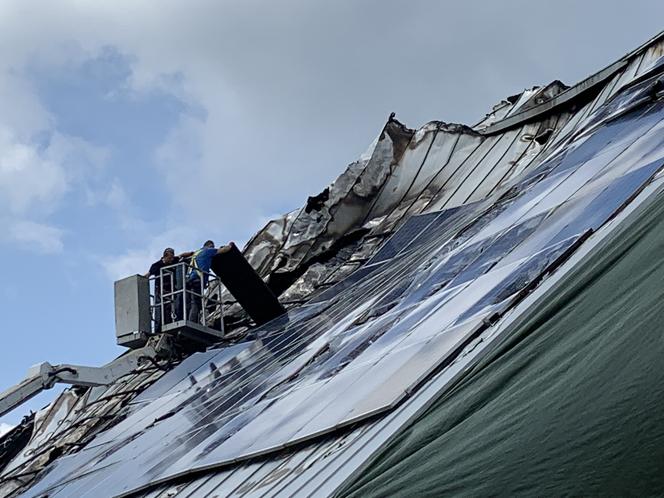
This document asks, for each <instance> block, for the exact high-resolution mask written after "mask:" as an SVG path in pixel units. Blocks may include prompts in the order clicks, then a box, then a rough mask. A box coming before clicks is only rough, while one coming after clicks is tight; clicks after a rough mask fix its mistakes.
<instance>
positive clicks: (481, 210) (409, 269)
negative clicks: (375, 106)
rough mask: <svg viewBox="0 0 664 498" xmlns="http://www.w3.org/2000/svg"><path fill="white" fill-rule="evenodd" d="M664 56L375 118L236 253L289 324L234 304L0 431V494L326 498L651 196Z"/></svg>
mask: <svg viewBox="0 0 664 498" xmlns="http://www.w3.org/2000/svg"><path fill="white" fill-rule="evenodd" d="M663 55H664V35H662V34H660V35H658V36H657V37H655V38H653V39H651V40H650V41H648V42H647V43H645V44H644V45H643V46H641V47H639V48H638V49H636V50H635V51H633V52H631V53H630V54H627V55H626V56H625V57H623V58H622V59H620V60H619V61H617V62H616V63H614V64H612V65H610V66H608V67H607V68H605V69H603V70H602V71H599V72H598V73H596V74H594V75H592V76H591V77H589V78H587V79H586V80H584V81H582V82H580V83H579V84H577V85H574V86H572V87H567V86H565V85H564V84H562V83H561V82H559V81H554V82H552V83H551V84H549V85H546V86H544V87H538V88H533V89H531V90H526V91H524V92H523V93H522V94H520V95H518V96H515V97H514V98H509V99H507V100H505V101H503V102H501V103H499V104H498V105H496V106H494V107H493V109H492V110H491V112H490V113H489V114H487V116H486V117H485V118H484V119H483V120H482V121H480V122H479V123H477V124H476V125H474V126H466V125H460V124H450V123H445V122H442V121H432V122H430V123H428V124H426V125H425V126H423V127H422V128H420V129H418V130H413V129H409V128H407V127H406V126H405V125H403V124H402V123H400V122H399V121H397V120H396V119H395V118H394V116H390V118H389V119H388V121H387V123H386V124H385V126H384V127H383V129H382V130H381V131H380V133H379V135H378V137H377V138H376V140H375V141H374V142H373V143H372V145H371V146H370V148H369V149H368V150H367V152H366V153H365V154H363V155H362V156H361V157H360V158H359V159H358V160H357V161H356V162H354V163H352V164H350V165H349V166H348V168H347V169H346V170H345V171H344V172H343V173H342V174H341V175H340V176H339V177H338V178H337V179H336V180H335V181H334V182H333V183H332V184H331V185H330V186H328V187H326V188H325V189H324V190H323V191H322V192H321V193H320V194H317V195H314V196H312V197H310V198H309V199H308V200H307V202H306V203H305V205H304V206H303V207H302V208H301V209H298V210H296V211H293V212H291V213H288V214H286V215H284V216H283V217H281V218H279V219H275V220H272V221H270V222H269V223H268V224H267V225H266V226H265V227H264V228H263V229H262V230H260V231H259V232H258V233H257V234H256V235H255V236H254V237H253V238H252V239H251V240H250V241H249V242H248V243H247V245H246V247H245V248H244V254H245V257H246V258H247V259H248V260H249V262H250V263H251V264H252V266H253V267H254V268H255V269H256V270H257V271H258V273H259V274H260V275H261V276H262V277H263V278H264V279H265V280H266V281H267V282H268V284H269V285H270V287H271V288H272V290H273V291H275V293H277V294H278V295H279V296H280V300H281V301H282V302H283V303H284V304H286V305H287V306H288V308H289V311H288V314H287V315H286V316H284V317H281V318H278V319H276V320H274V321H272V322H270V323H268V324H266V325H264V326H262V327H251V325H252V324H251V323H250V321H249V319H248V318H247V317H246V315H244V314H243V313H242V311H241V309H239V306H238V305H237V304H233V303H232V302H231V301H232V298H230V297H229V299H227V300H226V301H227V302H230V304H229V305H228V309H226V310H225V313H224V314H225V315H227V316H230V317H231V320H230V322H229V323H230V326H231V327H234V328H235V332H236V335H237V336H238V337H239V338H238V339H236V340H235V341H233V342H231V341H227V342H225V343H223V344H219V345H217V346H215V347H213V348H210V349H208V350H207V351H205V352H200V353H194V354H191V355H183V356H182V357H181V358H179V359H178V360H177V361H171V362H161V363H157V362H155V363H152V364H149V365H146V366H144V367H141V368H139V369H137V370H136V371H134V372H132V373H131V374H129V375H127V376H125V377H124V378H122V379H121V380H120V381H118V382H116V383H115V384H113V385H110V386H105V387H94V388H88V389H81V388H72V389H67V390H65V391H64V392H63V393H62V394H61V395H60V396H59V397H58V398H57V399H56V400H55V401H53V403H51V404H50V405H49V406H48V407H46V408H44V409H43V410H41V411H40V412H38V413H37V414H34V415H33V416H30V417H27V418H26V419H25V420H24V422H23V424H21V425H20V426H18V427H17V428H15V429H14V430H13V431H11V432H10V433H8V434H7V435H5V436H4V437H3V438H2V439H1V440H0V457H1V458H2V469H1V471H0V495H2V496H16V497H18V496H21V497H45V496H48V497H51V498H52V497H68V496H77V497H79V496H80V497H88V496H89V497H104V496H109V497H110V496H144V497H154V498H156V497H166V496H169V497H172V496H178V497H204V496H222V495H223V496H227V495H242V496H277V495H278V496H293V495H301V496H307V495H312V494H317V495H325V494H327V495H332V494H335V493H336V492H338V491H339V490H340V489H341V488H342V487H343V486H345V485H348V483H349V482H352V481H353V480H354V479H357V478H358V475H359V473H360V472H361V470H362V469H363V468H364V467H365V466H366V465H367V463H368V462H370V461H371V460H372V458H374V457H375V456H376V455H377V454H378V453H379V452H380V451H381V450H382V449H384V448H385V446H386V445H387V444H388V443H389V442H390V441H392V440H393V439H394V437H395V436H396V435H398V434H399V433H400V431H402V430H403V428H404V427H406V426H407V425H408V424H409V423H410V422H411V421H412V420H414V419H415V418H416V417H417V416H418V414H421V413H422V412H423V410H425V409H426V408H427V407H428V406H429V405H430V404H431V403H432V402H434V401H435V400H436V399H438V398H440V396H441V394H442V393H444V392H446V391H447V390H449V389H450V387H451V386H452V385H454V383H455V382H457V381H458V380H459V379H460V378H463V376H464V375H465V374H466V373H467V372H468V371H469V369H470V368H472V366H473V365H475V364H476V363H477V362H478V361H479V360H480V359H481V358H482V357H483V355H485V354H486V353H487V352H488V351H490V350H491V348H492V347H493V346H494V345H495V344H496V343H497V342H498V341H500V340H504V338H505V337H506V336H508V335H509V334H510V331H511V330H512V327H513V326H514V324H515V323H516V322H518V320H520V319H523V317H527V316H528V314H529V313H530V312H531V310H532V309H533V307H534V306H535V305H536V304H537V303H538V302H540V301H541V300H542V299H546V298H547V296H550V295H551V293H555V292H556V288H557V287H556V286H557V285H558V284H559V282H561V281H562V280H561V279H562V278H563V277H564V276H565V275H566V274H568V273H570V272H572V271H574V269H575V268H578V267H579V266H581V265H583V264H584V263H585V262H586V261H587V260H588V258H590V257H592V255H593V254H594V252H596V251H599V250H601V248H602V247H603V245H604V244H608V243H610V241H611V240H612V237H614V236H615V234H616V233H617V230H619V229H620V227H621V226H624V225H625V224H628V223H630V222H631V221H632V220H633V219H634V217H635V216H636V215H637V214H638V213H639V210H640V209H643V207H644V206H646V205H648V204H649V203H651V202H653V199H654V198H656V197H657V195H658V194H659V193H660V192H661V189H662V187H663V183H664V180H663V179H662V175H661V168H662V165H663V164H664V146H663V145H662V140H661V135H662V128H663V127H664V121H663V119H664V104H663V103H662V90H663V88H664V86H663V85H664V82H663V81H662V78H663V77H664V76H663V75H662V72H661V71H662V69H664V64H663V63H662V61H663V60H664V59H663V58H662V56H663ZM109 340H110V338H109Z"/></svg>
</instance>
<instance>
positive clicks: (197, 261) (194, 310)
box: [181, 240, 235, 322]
mask: <svg viewBox="0 0 664 498" xmlns="http://www.w3.org/2000/svg"><path fill="white" fill-rule="evenodd" d="M234 245H235V244H234V243H233V242H230V243H229V244H228V245H226V246H221V247H219V248H216V247H214V242H213V241H211V240H208V241H206V242H205V244H203V247H201V248H200V249H199V250H198V251H191V252H185V253H182V254H181V256H182V257H184V258H191V262H190V269H189V272H188V274H187V277H186V288H187V315H188V320H190V321H192V322H199V316H198V315H199V313H200V311H201V296H202V295H203V293H204V292H205V289H206V288H207V285H208V275H209V273H210V267H211V266H212V258H213V257H214V256H216V255H217V254H222V253H225V252H228V251H230V250H231V249H232V248H233V246H234Z"/></svg>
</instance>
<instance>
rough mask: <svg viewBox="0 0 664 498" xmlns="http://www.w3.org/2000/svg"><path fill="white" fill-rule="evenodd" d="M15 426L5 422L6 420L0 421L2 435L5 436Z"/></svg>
mask: <svg viewBox="0 0 664 498" xmlns="http://www.w3.org/2000/svg"><path fill="white" fill-rule="evenodd" d="M14 427H15V426H14V425H9V424H5V423H4V422H0V437H2V436H4V435H5V434H7V433H8V432H9V431H11V430H12V429H13V428H14Z"/></svg>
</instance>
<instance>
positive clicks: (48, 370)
mask: <svg viewBox="0 0 664 498" xmlns="http://www.w3.org/2000/svg"><path fill="white" fill-rule="evenodd" d="M171 354H172V350H171V348H170V345H169V342H168V340H166V339H165V338H164V336H160V337H155V338H153V339H151V340H150V341H149V342H148V344H146V345H145V346H143V347H142V348H139V349H134V350H131V351H129V352H127V353H126V354H124V355H122V356H120V357H119V358H116V359H115V360H113V361H111V362H109V363H107V364H106V365H104V366H101V367H86V366H83V365H69V364H62V365H51V364H50V363H49V362H47V361H45V362H43V363H39V364H37V365H34V366H33V367H31V368H30V369H29V370H28V374H27V375H26V377H25V379H23V380H22V381H21V382H19V383H18V384H16V385H15V386H12V387H10V388H9V389H7V390H6V391H4V392H2V393H0V416H2V415H4V414H6V413H8V412H10V411H11V410H13V409H14V408H16V407H17V406H19V405H21V404H23V403H25V402H26V401H28V400H29V399H31V398H33V397H34V396H36V395H37V394H39V393H40V392H42V391H45V390H47V389H51V388H52V387H53V386H54V385H55V384H58V383H60V384H70V385H73V386H105V385H109V384H112V383H113V382H115V381H117V380H118V379H119V378H120V377H123V376H124V375H127V374H128V373H130V372H132V371H134V370H136V369H137V368H138V367H140V366H141V365H143V364H144V363H145V362H150V363H154V362H155V361H157V360H158V359H166V358H169V357H170V356H171Z"/></svg>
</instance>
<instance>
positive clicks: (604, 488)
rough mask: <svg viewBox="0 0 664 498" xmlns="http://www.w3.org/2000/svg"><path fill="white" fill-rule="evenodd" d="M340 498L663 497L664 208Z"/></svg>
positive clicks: (581, 273) (586, 268) (547, 306)
mask: <svg viewBox="0 0 664 498" xmlns="http://www.w3.org/2000/svg"><path fill="white" fill-rule="evenodd" d="M561 284H562V285H561V286H560V287H559V290H558V291H557V292H555V293H554V294H553V297H552V298H549V299H548V300H547V301H546V302H545V303H544V304H540V305H539V306H537V309H535V310H531V311H530V312H529V317H528V318H527V319H526V320H525V321H523V322H522V323H521V325H519V326H518V327H517V328H516V329H515V330H514V331H513V333H512V334H511V335H510V337H509V338H508V339H507V340H505V341H504V342H503V343H502V344H501V345H500V346H499V347H497V348H496V349H494V350H493V352H491V353H490V354H488V355H487V356H486V357H485V358H484V359H483V360H482V361H481V362H480V363H478V365H477V366H476V367H475V368H474V369H473V370H472V371H470V372H469V373H468V375H466V376H464V377H463V378H462V379H461V380H460V381H459V382H458V383H457V384H456V386H455V387H454V388H452V389H451V390H449V391H448V392H447V393H445V394H444V395H443V396H441V397H440V398H439V399H438V400H437V401H436V402H435V403H434V404H432V405H431V406H430V407H429V408H428V409H427V410H426V411H425V412H424V413H423V414H422V415H421V416H419V417H418V418H417V419H415V420H414V421H413V423H412V424H410V425H409V426H408V427H407V428H405V429H404V430H403V431H402V432H401V433H400V434H399V435H398V436H397V437H396V438H395V439H394V440H393V441H392V442H391V443H390V444H388V445H387V446H386V447H385V448H384V449H383V450H382V451H381V452H380V453H379V454H378V455H377V456H376V457H375V458H374V459H373V461H372V462H371V463H370V464H369V465H368V467H365V468H364V469H363V470H362V471H361V472H359V473H358V475H357V476H356V477H355V480H354V481H352V482H349V483H348V484H347V485H346V487H345V488H343V489H342V491H341V492H340V495H343V496H357V497H371V496H397V495H410V496H424V495H428V496H434V495H435V496H439V495H465V496H478V495H531V496H563V495H575V496H576V495H586V496H587V495H603V496H616V495H618V496H626V495H632V496H646V495H664V368H662V367H663V365H664V199H662V198H661V197H660V198H659V199H657V201H656V202H654V203H653V205H652V206H651V207H650V208H648V209H647V210H646V212H645V213H644V214H642V215H641V216H640V217H639V218H638V220H637V221H636V222H634V223H633V224H632V225H631V226H629V227H628V228H627V229H626V230H625V231H624V232H623V233H622V234H621V235H620V236H619V237H618V238H617V239H616V240H613V241H612V242H611V243H610V244H609V245H608V247H606V248H605V249H604V250H603V251H602V252H601V254H598V255H597V256H594V257H593V258H591V259H590V260H589V262H588V263H586V264H584V265H582V267H581V268H580V269H579V270H577V271H575V272H574V273H572V274H571V275H570V276H568V277H566V279H565V280H564V281H563V282H561Z"/></svg>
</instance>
